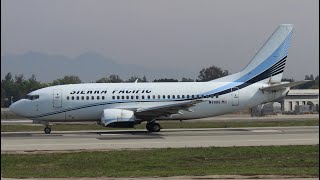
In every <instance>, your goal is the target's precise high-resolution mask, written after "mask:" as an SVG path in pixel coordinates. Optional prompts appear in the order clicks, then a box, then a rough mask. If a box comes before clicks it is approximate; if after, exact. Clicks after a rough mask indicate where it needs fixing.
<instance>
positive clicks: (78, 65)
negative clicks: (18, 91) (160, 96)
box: [1, 51, 200, 82]
mask: <svg viewBox="0 0 320 180" xmlns="http://www.w3.org/2000/svg"><path fill="white" fill-rule="evenodd" d="M199 71H200V69H199V70H197V71H195V72H190V71H189V70H186V69H183V67H181V68H179V69H177V68H146V67H144V66H142V65H136V64H119V63H117V62H116V61H114V60H113V59H111V58H108V57H104V56H102V55H100V54H98V53H95V52H86V53H83V54H81V55H79V56H77V57H75V58H69V57H67V56H64V55H51V54H46V53H40V52H33V51H30V52H27V53H24V54H4V55H3V56H1V79H3V78H4V76H5V75H6V74H7V73H8V72H11V73H12V75H17V74H23V75H24V77H25V78H29V77H31V75H32V74H35V75H36V78H37V80H40V81H41V82H52V81H53V80H55V79H58V78H63V77H64V76H65V75H76V76H79V78H80V79H81V80H82V81H83V82H95V81H96V80H98V79H100V78H102V77H105V76H110V75H111V74H116V75H119V76H120V77H121V78H122V79H124V80H126V79H128V78H130V77H131V76H139V77H143V76H144V75H145V76H146V77H147V79H148V80H149V81H152V80H154V79H159V78H175V79H180V80H181V78H182V77H186V78H192V79H196V78H197V75H198V73H199Z"/></svg>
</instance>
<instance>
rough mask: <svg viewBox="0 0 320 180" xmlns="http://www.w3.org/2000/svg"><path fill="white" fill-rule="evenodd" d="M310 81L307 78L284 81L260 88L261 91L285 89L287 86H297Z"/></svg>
mask: <svg viewBox="0 0 320 180" xmlns="http://www.w3.org/2000/svg"><path fill="white" fill-rule="evenodd" d="M307 82H310V81H308V80H304V81H297V82H291V83H289V82H286V83H281V84H276V85H271V86H268V87H263V88H260V89H261V90H262V91H277V90H282V89H286V88H287V87H293V86H297V85H300V84H304V83H307Z"/></svg>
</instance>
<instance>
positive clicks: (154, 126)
mask: <svg viewBox="0 0 320 180" xmlns="http://www.w3.org/2000/svg"><path fill="white" fill-rule="evenodd" d="M146 128H147V130H148V131H149V132H160V129H161V127H160V124H158V123H147V125H146Z"/></svg>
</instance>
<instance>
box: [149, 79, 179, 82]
mask: <svg viewBox="0 0 320 180" xmlns="http://www.w3.org/2000/svg"><path fill="white" fill-rule="evenodd" d="M153 82H178V80H177V79H172V78H171V79H167V78H161V79H155V80H153Z"/></svg>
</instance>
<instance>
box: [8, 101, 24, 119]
mask: <svg viewBox="0 0 320 180" xmlns="http://www.w3.org/2000/svg"><path fill="white" fill-rule="evenodd" d="M20 101H21V100H20ZM20 101H17V102H15V103H13V104H11V105H10V106H9V110H10V111H11V112H13V113H15V114H17V115H20V116H23V115H24V113H23V107H22V106H21V102H20Z"/></svg>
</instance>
